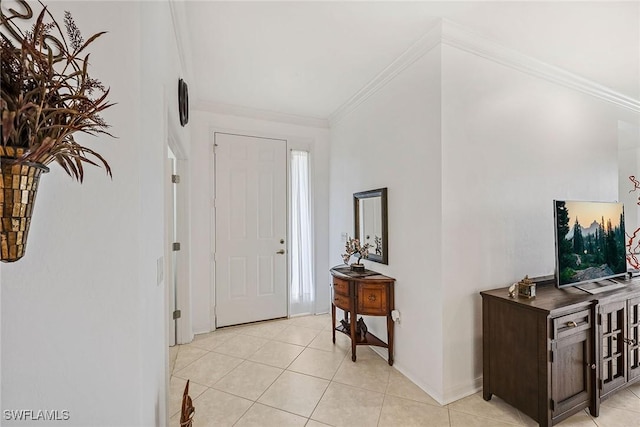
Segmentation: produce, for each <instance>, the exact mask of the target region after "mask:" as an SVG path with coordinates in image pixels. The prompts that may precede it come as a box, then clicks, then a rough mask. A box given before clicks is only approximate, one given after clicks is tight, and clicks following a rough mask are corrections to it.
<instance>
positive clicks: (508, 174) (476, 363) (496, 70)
mask: <svg viewBox="0 0 640 427" xmlns="http://www.w3.org/2000/svg"><path fill="white" fill-rule="evenodd" d="M469 70H473V72H472V73H471V72H469ZM442 101H443V102H442V111H443V114H442V147H443V156H442V171H443V178H442V181H443V183H442V194H443V223H442V233H443V247H442V253H443V287H444V290H445V292H444V301H443V312H444V330H445V331H446V332H445V334H444V343H443V345H444V360H445V373H444V384H445V387H444V390H443V397H444V400H445V401H451V400H455V399H457V398H460V397H462V396H464V395H465V394H468V392H469V390H473V389H474V388H477V387H481V385H482V384H481V376H482V342H481V340H482V321H481V320H482V317H481V298H480V295H479V292H480V291H481V290H486V289H492V288H497V287H502V286H508V285H509V284H510V283H512V282H515V281H517V280H520V279H522V278H523V277H524V276H525V275H529V277H535V276H542V275H549V274H553V272H554V265H555V264H554V231H553V230H554V228H553V206H552V201H553V200H554V199H559V200H563V199H564V200H567V199H568V200H602V201H615V200H618V119H619V117H621V115H622V117H625V116H629V114H628V113H625V112H624V111H622V110H619V109H618V108H616V107H615V106H614V105H613V104H611V103H608V102H605V101H602V100H599V99H597V98H595V97H593V96H590V95H587V94H583V93H580V92H577V91H574V90H571V89H568V88H565V87H562V86H559V85H556V84H552V83H550V82H548V81H546V80H542V79H539V78H537V77H533V76H531V75H529V74H526V73H523V72H520V71H516V70H514V69H512V68H509V67H507V66H504V65H501V64H498V63H496V62H493V61H490V60H487V59H484V58H481V57H479V56H476V55H473V54H470V53H467V52H464V51H461V50H458V49H455V48H451V47H448V46H445V47H444V48H443V68H442Z"/></svg>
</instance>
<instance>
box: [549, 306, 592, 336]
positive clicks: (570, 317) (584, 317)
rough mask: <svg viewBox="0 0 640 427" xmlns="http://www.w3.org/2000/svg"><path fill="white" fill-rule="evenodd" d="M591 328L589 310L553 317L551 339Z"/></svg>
mask: <svg viewBox="0 0 640 427" xmlns="http://www.w3.org/2000/svg"><path fill="white" fill-rule="evenodd" d="M589 329H591V310H583V311H579V312H577V313H571V314H567V315H566V316H560V317H556V318H555V319H553V337H552V338H553V339H560V338H563V337H566V336H567V335H573V334H576V333H578V332H581V331H584V330H589Z"/></svg>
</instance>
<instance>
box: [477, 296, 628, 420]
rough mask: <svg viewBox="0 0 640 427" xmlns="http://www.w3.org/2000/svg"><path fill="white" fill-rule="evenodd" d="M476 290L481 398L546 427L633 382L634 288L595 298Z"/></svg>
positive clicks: (595, 404)
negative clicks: (511, 408) (512, 295)
mask: <svg viewBox="0 0 640 427" xmlns="http://www.w3.org/2000/svg"><path fill="white" fill-rule="evenodd" d="M508 293H509V292H508V288H501V289H494V290H490V291H485V292H481V293H480V294H481V295H482V335H483V336H482V343H483V344H482V346H483V397H484V399H485V400H490V399H491V397H492V395H494V394H495V395H497V396H499V397H500V398H502V399H503V400H504V401H506V402H507V403H509V404H510V405H512V406H514V407H515V408H517V409H519V410H520V411H522V412H523V413H525V414H527V415H528V416H530V417H531V418H533V419H534V420H536V421H537V422H538V423H539V424H540V425H541V426H543V427H546V426H551V425H554V424H557V423H558V422H560V421H562V420H564V419H566V418H568V417H569V416H571V415H573V414H575V413H577V412H579V411H581V410H583V409H585V408H589V411H590V413H591V414H592V415H593V416H598V412H599V407H600V402H601V400H603V399H604V398H606V397H608V396H610V395H611V393H614V392H615V391H617V390H620V389H621V388H622V387H624V386H626V385H628V384H631V383H632V382H635V381H638V380H640V360H639V358H640V349H639V347H638V338H639V337H638V334H639V329H640V285H638V284H637V283H632V284H629V285H627V286H626V287H625V288H622V289H616V290H612V291H609V292H606V293H602V294H598V295H590V294H587V293H585V292H584V291H581V290H579V289H575V288H565V289H557V288H555V287H554V286H553V285H550V284H548V283H547V284H542V286H540V285H539V286H538V289H537V295H536V297H535V298H533V299H524V298H510V297H509V295H508Z"/></svg>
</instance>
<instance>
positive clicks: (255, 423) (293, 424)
mask: <svg viewBox="0 0 640 427" xmlns="http://www.w3.org/2000/svg"><path fill="white" fill-rule="evenodd" d="M306 422H307V419H306V418H304V417H301V416H299V415H294V414H290V413H288V412H284V411H281V410H279V409H275V408H270V407H268V406H265V405H261V404H259V403H256V404H254V405H253V406H252V407H251V409H249V410H248V411H247V413H246V414H244V416H243V417H242V418H240V420H239V421H238V422H237V423H236V424H235V427H266V426H274V427H275V426H278V427H281V426H282V427H303V426H304V425H305V424H306Z"/></svg>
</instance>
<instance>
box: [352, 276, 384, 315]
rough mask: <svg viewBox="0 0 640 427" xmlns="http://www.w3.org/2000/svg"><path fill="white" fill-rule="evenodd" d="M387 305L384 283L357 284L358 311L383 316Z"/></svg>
mask: <svg viewBox="0 0 640 427" xmlns="http://www.w3.org/2000/svg"><path fill="white" fill-rule="evenodd" d="M388 307H389V306H388V305H387V290H386V287H385V286H384V285H377V284H358V313H362V314H370V315H376V314H377V315H383V316H384V315H387V314H388V313H387V311H388Z"/></svg>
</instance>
